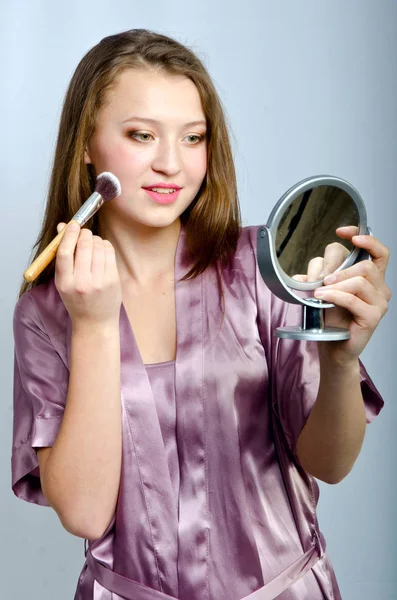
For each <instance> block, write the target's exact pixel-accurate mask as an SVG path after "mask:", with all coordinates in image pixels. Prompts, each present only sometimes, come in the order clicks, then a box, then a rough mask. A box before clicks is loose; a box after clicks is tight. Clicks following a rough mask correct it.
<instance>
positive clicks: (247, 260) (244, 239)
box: [231, 225, 260, 277]
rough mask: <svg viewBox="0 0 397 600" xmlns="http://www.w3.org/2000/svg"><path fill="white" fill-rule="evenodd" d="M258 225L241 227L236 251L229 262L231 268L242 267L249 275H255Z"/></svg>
mask: <svg viewBox="0 0 397 600" xmlns="http://www.w3.org/2000/svg"><path fill="white" fill-rule="evenodd" d="M259 227H260V225H249V226H246V227H241V229H240V236H239V239H238V243H237V247H236V251H235V253H234V255H233V259H232V262H231V266H232V268H233V269H242V270H244V272H245V273H246V274H247V275H250V276H251V277H255V276H256V264H257V261H256V256H257V246H256V238H257V235H258V229H259Z"/></svg>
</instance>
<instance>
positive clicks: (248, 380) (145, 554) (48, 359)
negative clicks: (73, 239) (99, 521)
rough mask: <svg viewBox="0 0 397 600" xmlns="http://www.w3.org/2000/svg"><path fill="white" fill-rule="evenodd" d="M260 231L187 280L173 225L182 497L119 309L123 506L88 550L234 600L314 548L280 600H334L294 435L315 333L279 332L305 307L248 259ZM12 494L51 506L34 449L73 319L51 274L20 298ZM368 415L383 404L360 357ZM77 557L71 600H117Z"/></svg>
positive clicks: (177, 591)
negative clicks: (302, 338)
mask: <svg viewBox="0 0 397 600" xmlns="http://www.w3.org/2000/svg"><path fill="white" fill-rule="evenodd" d="M256 234H257V227H247V228H243V229H242V231H241V236H240V241H239V245H238V249H237V252H236V254H235V256H234V259H233V261H232V263H231V264H230V265H229V266H228V267H227V268H225V269H223V270H222V287H223V299H224V304H225V314H224V317H223V318H222V296H221V294H220V292H219V289H218V285H217V283H218V281H217V276H216V272H215V269H214V268H209V269H207V270H206V271H205V272H204V273H203V274H202V275H201V276H199V277H197V278H196V279H195V280H193V281H192V280H189V281H183V282H181V281H180V278H181V277H182V276H183V275H184V274H185V273H186V272H187V270H188V268H189V265H191V257H190V256H189V254H188V252H187V249H186V245H185V241H184V239H185V232H184V230H183V229H182V230H181V234H180V238H179V242H178V247H177V253H176V260H175V276H176V284H175V294H176V317H177V357H176V362H175V403H176V430H175V435H176V443H177V449H178V458H179V497H178V498H175V492H174V488H173V485H172V481H171V476H170V470H169V468H168V462H167V456H166V452H165V447H164V441H163V437H162V431H161V427H160V423H159V416H158V412H157V410H156V403H155V400H154V397H153V392H152V388H151V385H150V381H149V377H148V374H147V371H146V369H145V366H144V364H143V363H142V359H141V356H140V354H139V350H138V347H137V345H136V342H135V339H134V335H133V332H132V329H131V327H130V324H129V321H128V317H127V314H126V311H125V309H124V306H122V307H121V311H120V334H121V402H122V419H123V460H122V473H121V482H120V490H119V499H118V504H117V509H116V513H115V515H114V518H113V520H112V523H110V525H109V527H108V529H107V531H106V532H105V533H104V535H103V536H102V537H101V539H99V540H96V541H94V542H91V543H90V552H91V553H92V556H93V557H94V558H95V559H96V560H98V561H100V562H101V563H103V564H104V565H106V567H108V568H109V569H113V570H114V571H115V572H117V573H119V574H121V575H123V576H124V577H126V578H129V579H132V580H134V581H136V582H138V583H141V584H144V585H145V586H147V587H148V588H152V589H153V590H157V591H160V592H162V593H163V594H165V595H169V596H171V597H175V598H179V599H180V600H210V599H211V600H215V599H216V600H240V599H241V598H244V597H246V596H249V595H250V594H251V593H252V592H254V591H255V590H257V589H259V588H261V587H262V586H263V585H264V584H266V583H268V582H270V581H272V580H273V579H274V578H275V577H276V576H277V575H279V574H280V573H281V572H282V571H284V569H287V568H288V567H289V566H290V565H291V564H293V563H294V562H295V561H297V560H299V559H300V557H302V555H303V554H304V553H306V552H309V551H310V550H311V549H312V548H313V546H315V547H316V548H318V551H319V553H320V554H321V556H322V557H321V559H320V560H319V561H318V562H317V563H316V564H315V566H314V567H313V568H312V569H311V570H310V571H309V572H308V573H307V574H305V575H304V576H303V577H301V578H300V579H299V581H297V582H296V583H294V584H293V585H291V586H290V587H289V588H288V589H287V590H286V591H284V592H283V593H282V594H281V595H279V596H278V597H279V598H280V599H281V600H297V599H299V600H304V599H307V600H319V599H327V600H328V599H333V600H339V599H340V594H339V591H338V587H337V583H336V580H335V576H334V573H333V570H332V566H331V564H330V562H329V559H328V556H327V554H326V552H324V540H323V538H322V535H321V533H320V531H319V528H318V523H317V517H316V504H317V500H318V486H317V484H316V482H315V480H314V479H313V478H312V477H310V476H309V475H308V474H307V473H305V472H304V471H303V469H302V468H301V467H300V465H299V461H298V459H297V456H296V441H297V439H298V436H299V433H300V431H301V429H302V427H303V425H304V423H305V421H306V419H307V417H308V415H309V414H310V410H311V408H312V406H313V404H314V402H315V399H316V395H317V390H318V378H319V370H318V356H317V347H316V344H315V343H313V342H297V341H294V340H280V339H277V338H275V337H274V330H275V328H276V327H278V326H282V325H285V324H288V325H292V324H297V323H299V322H300V308H299V307H297V306H295V305H290V304H286V303H283V302H282V301H280V300H279V299H277V298H276V297H274V296H273V295H272V294H271V293H270V291H269V290H268V288H267V287H266V285H265V284H264V283H263V281H262V279H261V277H260V274H259V272H258V268H257V263H256ZM14 336H15V352H16V354H15V356H16V359H15V383H14V445H13V456H12V472H13V476H12V485H13V490H14V493H15V494H16V495H17V496H19V497H20V498H23V499H25V500H27V501H29V502H36V503H37V504H42V505H47V502H46V500H45V498H44V496H43V493H42V491H41V487H40V480H39V477H38V476H39V471H38V462H37V456H36V453H35V450H34V448H35V447H41V446H51V445H52V444H53V443H54V441H55V439H56V435H57V432H58V430H59V427H60V423H61V419H62V414H63V409H64V405H65V400H66V392H67V385H68V374H69V364H70V340H71V322H70V318H69V316H68V313H67V311H66V309H65V307H64V305H63V303H62V301H61V299H60V297H59V295H58V293H57V291H56V288H55V285H54V282H53V281H51V282H49V283H48V284H45V285H42V286H38V287H36V288H34V289H33V290H32V291H30V292H28V293H26V294H24V296H23V297H22V298H21V299H20V301H19V302H18V304H17V307H16V309H15V316H14ZM361 379H362V390H363V395H364V399H365V405H366V413H367V421H368V422H370V421H371V420H372V419H373V417H374V416H375V415H376V414H378V412H379V410H380V409H381V407H382V405H383V401H382V399H381V398H380V396H379V393H378V392H377V390H376V388H375V386H374V384H373V382H372V381H371V379H370V378H369V376H368V374H367V372H366V371H365V369H364V367H363V366H362V365H361ZM119 598H121V596H118V595H117V594H114V593H113V594H112V593H111V592H109V591H108V590H107V589H106V588H105V587H103V586H102V585H101V584H100V583H99V582H98V581H95V580H94V577H93V575H92V572H91V570H90V569H87V564H86V563H85V564H84V566H83V569H82V572H81V575H80V578H79V581H78V584H77V589H76V596H75V599H76V600H91V599H93V600H111V599H112V600H118V599H119Z"/></svg>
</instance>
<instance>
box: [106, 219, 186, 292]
mask: <svg viewBox="0 0 397 600" xmlns="http://www.w3.org/2000/svg"><path fill="white" fill-rule="evenodd" d="M180 230H181V222H180V219H177V220H176V221H174V223H172V224H171V225H168V226H167V227H147V226H146V225H142V224H141V223H133V224H131V223H125V222H122V221H120V220H118V221H117V222H115V221H113V222H109V221H108V220H107V221H106V222H101V221H99V232H100V233H99V234H100V236H101V237H102V238H104V239H107V240H109V241H110V242H111V244H112V245H113V247H114V249H115V251H116V260H117V267H118V271H119V275H120V280H121V284H122V286H127V285H131V284H132V285H136V286H139V287H147V286H150V285H151V284H152V283H154V282H156V281H158V279H159V278H161V277H164V276H165V277H167V278H168V277H169V276H170V275H171V276H172V278H174V268H175V254H176V248H177V245H178V239H179V234H180Z"/></svg>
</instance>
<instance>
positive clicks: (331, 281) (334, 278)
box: [324, 275, 336, 284]
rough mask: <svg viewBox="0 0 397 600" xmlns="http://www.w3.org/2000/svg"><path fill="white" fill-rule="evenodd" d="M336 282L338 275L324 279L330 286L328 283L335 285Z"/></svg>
mask: <svg viewBox="0 0 397 600" xmlns="http://www.w3.org/2000/svg"><path fill="white" fill-rule="evenodd" d="M335 281H336V275H327V276H326V277H324V283H326V284H328V283H335Z"/></svg>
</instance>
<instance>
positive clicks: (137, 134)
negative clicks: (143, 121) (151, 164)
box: [129, 131, 152, 142]
mask: <svg viewBox="0 0 397 600" xmlns="http://www.w3.org/2000/svg"><path fill="white" fill-rule="evenodd" d="M129 136H130V137H132V138H135V139H136V138H138V139H139V138H140V141H141V142H148V141H149V139H150V138H151V137H152V136H151V135H150V133H140V132H139V131H131V133H130V134H129Z"/></svg>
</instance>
